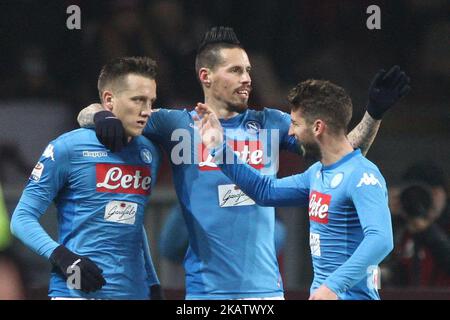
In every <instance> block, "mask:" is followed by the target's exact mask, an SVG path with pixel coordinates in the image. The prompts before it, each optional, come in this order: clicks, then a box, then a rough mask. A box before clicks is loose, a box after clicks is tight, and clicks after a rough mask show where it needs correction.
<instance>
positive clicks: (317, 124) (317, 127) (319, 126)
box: [313, 119, 326, 136]
mask: <svg viewBox="0 0 450 320" xmlns="http://www.w3.org/2000/svg"><path fill="white" fill-rule="evenodd" d="M325 126H326V124H325V122H323V121H322V120H320V119H317V120H316V121H314V124H313V133H314V135H315V136H318V135H321V134H322V133H323V132H324V131H325Z"/></svg>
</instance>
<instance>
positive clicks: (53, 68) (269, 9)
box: [0, 0, 450, 111]
mask: <svg viewBox="0 0 450 320" xmlns="http://www.w3.org/2000/svg"><path fill="white" fill-rule="evenodd" d="M71 4H77V5H78V6H79V7H80V8H81V30H73V31H70V30H68V29H67V28H66V19H67V17H68V16H69V15H68V14H67V13H66V11H65V10H66V8H67V7H68V6H69V5H71ZM370 4H372V2H370V1H365V0H363V1H357V2H342V1H337V0H328V1H320V2H317V1H313V0H304V1H295V0H291V1H282V2H276V1H263V2H261V1H255V0H250V1H244V2H242V1H233V0H231V1H217V2H211V1H205V0H200V1H194V2H193V1H180V0H164V1H162V0H155V1H143V0H142V1H140V0H99V1H87V0H78V1H58V2H57V3H56V2H46V3H43V2H41V1H31V0H18V1H6V2H5V3H3V4H2V5H3V7H2V10H0V17H1V19H0V20H1V23H2V24H4V26H2V27H3V28H2V29H3V30H5V31H6V34H5V39H4V40H3V43H6V44H7V45H6V46H3V47H2V58H1V61H0V62H1V64H2V73H1V75H0V92H1V95H2V98H24V97H33V98H36V97H40V98H52V99H55V98H58V99H61V100H64V101H65V102H67V103H69V104H70V105H71V106H72V107H73V108H74V109H76V110H77V111H78V110H79V109H80V106H83V105H86V104H87V103H89V102H92V101H96V100H98V98H97V95H98V94H97V91H96V79H97V75H98V72H99V70H100V68H101V66H102V65H103V64H104V63H105V62H106V61H108V60H110V59H112V58H114V57H118V56H125V55H148V56H151V57H153V58H154V59H156V60H157V62H158V64H159V76H158V84H159V86H158V105H161V106H184V104H186V103H189V104H193V103H195V102H196V101H198V100H199V99H200V98H201V95H200V94H201V92H200V88H199V86H198V83H197V81H196V76H195V72H194V57H195V50H196V47H197V44H198V42H199V40H200V37H201V36H202V34H203V33H204V31H205V30H206V29H207V28H208V27H210V26H211V25H220V24H222V25H230V26H233V27H234V28H235V30H236V32H237V34H238V35H239V37H240V40H241V42H242V43H243V44H244V46H245V48H246V50H247V51H248V52H249V55H250V58H251V60H252V64H253V66H254V68H253V70H254V75H253V82H254V84H255V87H256V88H257V89H256V90H255V91H254V93H255V94H254V96H253V97H252V101H251V102H252V105H255V106H260V105H274V104H275V105H285V104H286V103H285V98H284V97H285V95H286V92H287V88H289V87H291V86H293V85H294V84H295V83H296V82H298V81H299V80H300V79H305V78H308V77H319V78H325V79H330V80H332V81H335V82H337V83H340V84H341V85H343V86H344V87H346V88H349V90H350V92H352V93H353V92H355V93H356V94H358V95H360V96H361V97H364V94H365V93H366V87H367V81H368V79H370V76H371V75H372V74H373V73H374V72H375V71H376V70H377V68H378V67H379V66H386V65H391V64H392V63H398V62H399V61H401V65H402V68H404V69H405V70H407V71H408V74H410V76H411V78H412V79H415V81H416V82H417V83H419V82H420V83H421V84H426V88H424V90H423V92H422V93H421V94H422V95H425V96H424V99H426V98H427V97H433V96H442V95H443V89H444V88H448V86H449V84H450V83H449V70H450V61H449V59H448V41H440V40H439V39H447V38H448V34H449V31H450V21H449V20H448V14H449V10H450V9H449V6H448V2H447V1H445V0H432V1H417V0H403V1H377V4H378V5H379V6H380V7H381V8H382V30H383V29H385V30H389V31H388V32H381V31H379V32H377V31H370V30H368V29H367V28H366V23H365V21H366V19H367V17H368V14H366V8H367V7H368V5H370ZM362 57H363V59H362ZM422 80H426V81H422ZM259 83H261V84H263V86H261V85H258V84H259ZM258 88H259V89H258ZM261 88H264V90H262V89H261ZM353 89H354V90H353ZM413 94H414V92H413Z"/></svg>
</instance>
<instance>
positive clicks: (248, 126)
mask: <svg viewBox="0 0 450 320" xmlns="http://www.w3.org/2000/svg"><path fill="white" fill-rule="evenodd" d="M259 129H261V125H260V124H259V122H256V121H253V120H251V121H247V122H246V123H245V130H247V132H248V133H253V134H257V133H258V132H259Z"/></svg>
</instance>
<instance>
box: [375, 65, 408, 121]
mask: <svg viewBox="0 0 450 320" xmlns="http://www.w3.org/2000/svg"><path fill="white" fill-rule="evenodd" d="M410 90H411V87H410V86H409V77H408V76H407V75H406V74H405V72H403V71H401V70H400V67H399V66H393V67H392V68H391V70H389V71H388V72H386V71H385V70H380V71H378V73H377V74H376V75H375V77H374V78H373V80H372V83H371V84H370V88H369V101H368V103H367V112H368V113H369V115H370V116H371V117H372V118H374V119H376V120H380V119H381V118H382V117H383V114H384V113H385V112H386V111H387V110H389V109H390V108H391V107H392V106H393V105H394V104H395V103H396V102H397V101H398V100H400V99H401V98H402V97H403V96H405V95H406V94H407V93H408V92H409V91H410Z"/></svg>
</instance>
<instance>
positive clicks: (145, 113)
mask: <svg viewBox="0 0 450 320" xmlns="http://www.w3.org/2000/svg"><path fill="white" fill-rule="evenodd" d="M151 113H152V103H151V102H149V103H146V104H144V107H143V108H142V110H141V115H142V116H144V117H149V116H150V114H151Z"/></svg>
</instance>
